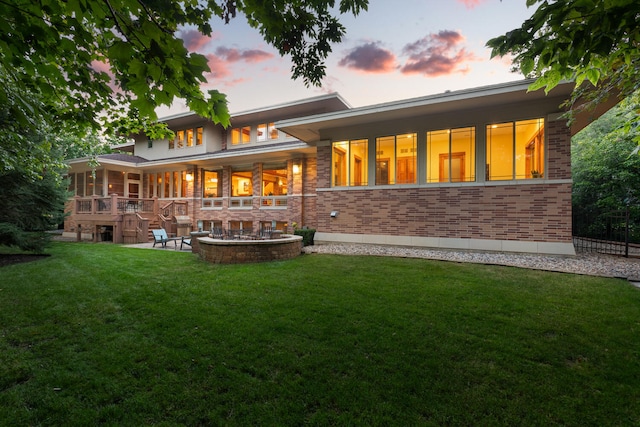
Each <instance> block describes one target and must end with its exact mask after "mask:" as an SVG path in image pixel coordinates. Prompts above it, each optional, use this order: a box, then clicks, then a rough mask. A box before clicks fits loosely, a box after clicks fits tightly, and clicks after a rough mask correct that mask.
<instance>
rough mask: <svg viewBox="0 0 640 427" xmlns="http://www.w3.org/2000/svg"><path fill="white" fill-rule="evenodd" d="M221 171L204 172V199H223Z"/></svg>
mask: <svg viewBox="0 0 640 427" xmlns="http://www.w3.org/2000/svg"><path fill="white" fill-rule="evenodd" d="M221 178H222V177H221V173H220V172H219V171H204V177H203V179H202V197H204V198H213V197H222V185H221V184H222V179H221Z"/></svg>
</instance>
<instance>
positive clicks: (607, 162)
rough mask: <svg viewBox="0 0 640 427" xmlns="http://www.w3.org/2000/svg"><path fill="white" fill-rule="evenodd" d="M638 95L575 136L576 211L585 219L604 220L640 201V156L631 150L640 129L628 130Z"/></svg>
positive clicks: (573, 139) (595, 221)
mask: <svg viewBox="0 0 640 427" xmlns="http://www.w3.org/2000/svg"><path fill="white" fill-rule="evenodd" d="M638 98H640V93H635V94H633V95H631V96H630V97H628V98H627V99H625V100H623V101H622V102H621V103H620V104H619V105H617V106H616V107H614V108H612V109H611V110H609V111H608V112H607V113H605V114H604V115H603V116H602V117H600V118H599V119H598V120H596V121H595V122H593V123H591V124H590V125H589V126H587V127H586V128H584V129H583V130H582V131H580V132H579V133H578V134H577V135H575V136H574V137H573V138H572V140H571V151H572V155H571V169H572V171H573V182H574V184H573V190H572V199H573V212H574V215H576V217H577V218H581V219H582V222H585V221H587V222H588V223H589V224H600V223H601V222H602V221H600V219H601V218H603V217H604V216H606V215H607V214H608V213H609V212H612V211H619V210H623V209H625V208H626V207H627V206H632V207H633V206H637V205H638V202H639V201H640V156H636V155H632V154H630V153H631V152H632V151H633V147H634V146H636V147H637V145H636V143H635V141H634V139H635V138H637V137H638V135H637V134H638V132H639V130H638V129H632V130H631V131H627V130H625V124H626V123H628V122H629V120H630V119H632V118H633V117H634V116H636V115H637V112H636V108H635V105H636V104H637V103H638V102H639V99H638ZM634 212H635V213H636V214H637V211H634ZM635 232H636V233H639V234H638V235H637V236H636V239H638V238H640V231H638V230H636V231H635Z"/></svg>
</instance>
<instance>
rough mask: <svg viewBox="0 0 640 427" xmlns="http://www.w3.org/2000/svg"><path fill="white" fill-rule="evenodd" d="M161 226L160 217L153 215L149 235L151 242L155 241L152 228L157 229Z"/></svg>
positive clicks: (148, 238)
mask: <svg viewBox="0 0 640 427" xmlns="http://www.w3.org/2000/svg"><path fill="white" fill-rule="evenodd" d="M159 228H161V227H160V221H159V220H158V217H153V218H152V219H150V220H149V231H148V236H147V240H148V241H149V242H153V232H152V231H151V230H157V229H159Z"/></svg>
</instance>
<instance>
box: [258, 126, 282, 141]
mask: <svg viewBox="0 0 640 427" xmlns="http://www.w3.org/2000/svg"><path fill="white" fill-rule="evenodd" d="M278 137H279V135H278V129H276V127H275V124H274V123H273V122H271V123H261V124H259V125H258V142H264V141H273V140H274V139H278Z"/></svg>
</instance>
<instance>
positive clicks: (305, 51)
mask: <svg viewBox="0 0 640 427" xmlns="http://www.w3.org/2000/svg"><path fill="white" fill-rule="evenodd" d="M334 4H335V0H289V1H277V2H264V1H262V0H243V1H237V0H203V1H200V2H196V1H191V0H176V1H157V0H85V1H78V0H69V1H58V0H40V1H38V2H30V1H25V0H3V1H1V2H0V86H1V88H0V104H3V103H5V102H6V101H7V100H8V99H9V97H11V96H14V99H13V102H14V104H16V105H18V108H17V110H16V111H15V112H17V113H19V114H16V116H15V119H16V120H17V125H18V126H20V127H22V128H25V127H28V126H31V125H32V123H31V122H30V116H40V117H42V118H44V119H45V120H47V121H48V122H49V123H50V124H51V125H56V126H58V125H60V124H64V125H66V126H67V127H68V128H71V129H73V130H78V129H82V128H84V127H86V126H88V125H90V126H93V127H97V126H99V125H100V124H105V123H106V124H109V123H110V124H113V123H116V124H117V125H123V124H125V125H126V126H128V127H129V129H127V131H135V130H140V129H139V128H140V127H142V128H145V127H150V126H152V124H153V123H154V122H155V120H156V116H155V111H154V110H155V108H156V107H158V106H160V105H170V104H171V103H172V101H173V100H174V99H175V98H181V99H184V100H186V103H187V105H188V107H189V108H190V109H191V111H194V112H195V113H197V114H199V115H201V116H203V117H206V118H209V119H211V120H212V121H213V122H215V123H220V124H222V125H225V126H226V125H228V124H229V113H228V110H227V103H226V98H225V96H224V95H223V94H221V93H220V92H218V91H216V90H211V91H209V92H208V93H207V94H205V93H203V92H202V90H201V88H200V86H201V84H202V83H203V82H205V78H204V74H205V73H206V72H207V71H209V66H208V64H207V60H206V58H205V57H204V56H203V55H200V54H196V53H190V52H188V51H187V50H186V48H185V47H184V45H183V42H182V40H181V39H179V38H178V37H177V35H176V34H177V33H176V32H177V31H178V30H179V29H180V28H184V27H188V26H189V27H195V28H197V29H198V30H199V31H200V32H201V33H202V34H205V35H210V34H211V31H212V27H211V20H212V19H214V18H219V19H222V20H224V21H226V22H228V21H229V20H230V19H232V18H233V17H235V16H236V13H237V12H241V13H244V14H245V15H246V16H247V18H248V21H249V23H250V24H251V25H252V26H253V27H255V28H257V29H258V30H259V31H260V32H261V34H262V35H263V37H264V38H265V40H266V41H267V42H268V43H270V44H271V45H273V46H274V47H276V48H277V49H278V51H279V52H280V53H281V54H283V55H290V56H291V58H292V61H293V69H292V71H293V76H294V77H296V78H302V79H304V82H305V83H306V84H318V83H319V82H320V80H321V79H322V77H323V76H324V73H325V69H324V60H325V59H326V57H327V55H328V53H329V52H330V51H331V43H333V42H338V41H340V40H341V39H342V37H343V35H344V34H345V28H344V27H343V26H342V25H341V24H340V23H339V21H338V18H337V16H335V15H334V13H337V12H338V11H339V13H340V14H344V13H348V12H351V13H353V14H354V15H357V14H358V13H359V12H360V11H361V10H366V9H367V5H368V0H340V2H339V8H338V10H337V11H336V12H333V10H334V9H333V8H334ZM103 68H106V69H107V70H103ZM7 86H9V87H13V88H15V89H16V92H15V93H13V94H11V93H8V92H7V91H6V90H4V88H5V87H7ZM29 93H35V94H36V95H38V98H39V101H40V102H39V103H35V104H34V103H32V102H31V99H30V98H29V97H28V96H27V94H29ZM105 114H106V116H105V117H106V120H105V121H104V122H102V123H101V120H100V119H99V117H101V115H105ZM116 119H117V120H116ZM136 126H137V127H138V129H135V128H136ZM154 129H155V131H157V132H159V134H162V133H166V131H167V130H166V128H162V127H159V128H151V129H149V132H150V133H153V131H154ZM145 130H146V129H145Z"/></svg>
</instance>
